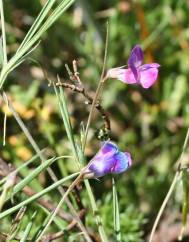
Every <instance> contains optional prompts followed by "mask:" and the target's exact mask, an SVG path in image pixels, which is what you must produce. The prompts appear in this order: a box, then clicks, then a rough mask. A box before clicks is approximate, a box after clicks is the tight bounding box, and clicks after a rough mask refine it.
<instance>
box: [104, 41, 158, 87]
mask: <svg viewBox="0 0 189 242" xmlns="http://www.w3.org/2000/svg"><path fill="white" fill-rule="evenodd" d="M143 59H144V56H143V52H142V49H141V47H140V46H139V45H136V46H135V47H134V48H133V49H132V51H131V54H130V57H129V59H128V63H127V64H128V69H124V68H122V67H118V68H112V69H110V70H109V71H108V72H107V76H108V77H109V78H116V79H118V80H120V81H122V82H124V83H127V84H138V85H141V86H142V87H143V88H149V87H151V86H152V85H154V83H155V82H156V80H157V77H158V68H159V67H160V65H159V64H158V63H150V64H144V65H142V62H143Z"/></svg>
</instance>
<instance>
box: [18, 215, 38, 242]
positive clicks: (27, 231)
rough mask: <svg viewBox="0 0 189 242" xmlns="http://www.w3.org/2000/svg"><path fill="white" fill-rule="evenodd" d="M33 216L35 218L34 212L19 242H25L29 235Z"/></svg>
mask: <svg viewBox="0 0 189 242" xmlns="http://www.w3.org/2000/svg"><path fill="white" fill-rule="evenodd" d="M35 216H36V212H34V214H33V215H32V217H31V220H30V222H29V224H28V225H27V227H26V229H25V232H24V234H23V236H22V238H21V240H20V242H26V241H27V239H28V236H29V233H30V231H31V228H32V225H33V223H34V219H35Z"/></svg>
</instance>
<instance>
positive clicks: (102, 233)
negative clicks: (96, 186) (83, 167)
mask: <svg viewBox="0 0 189 242" xmlns="http://www.w3.org/2000/svg"><path fill="white" fill-rule="evenodd" d="M84 182H85V186H86V188H87V192H88V195H89V198H90V203H91V206H92V210H93V214H94V218H95V221H96V224H97V226H98V232H99V234H100V237H101V239H102V241H103V242H107V241H108V238H107V236H106V233H105V230H104V227H103V224H102V219H101V217H100V215H99V210H98V207H97V205H96V201H95V198H94V195H93V192H92V189H91V186H90V184H89V181H88V180H85V181H84Z"/></svg>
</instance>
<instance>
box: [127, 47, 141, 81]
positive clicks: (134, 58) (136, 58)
mask: <svg viewBox="0 0 189 242" xmlns="http://www.w3.org/2000/svg"><path fill="white" fill-rule="evenodd" d="M143 59H144V56H143V52H142V49H141V47H140V46H139V45H136V46H135V47H134V48H133V49H132V51H131V55H130V57H129V59H128V67H129V68H130V69H131V70H132V72H133V74H134V77H135V79H136V80H138V75H139V74H138V71H137V67H139V66H140V65H142V62H143Z"/></svg>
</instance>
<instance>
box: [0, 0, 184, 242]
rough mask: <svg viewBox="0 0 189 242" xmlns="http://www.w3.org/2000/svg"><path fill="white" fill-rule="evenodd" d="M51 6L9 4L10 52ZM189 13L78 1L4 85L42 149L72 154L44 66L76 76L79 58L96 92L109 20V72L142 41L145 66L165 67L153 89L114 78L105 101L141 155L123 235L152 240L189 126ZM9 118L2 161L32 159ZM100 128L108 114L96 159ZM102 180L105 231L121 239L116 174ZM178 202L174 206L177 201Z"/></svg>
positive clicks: (167, 4) (122, 141) (76, 110)
mask: <svg viewBox="0 0 189 242" xmlns="http://www.w3.org/2000/svg"><path fill="white" fill-rule="evenodd" d="M28 3H29V4H28ZM43 3H44V1H42V0H41V1H39V0H35V1H18V0H17V1H10V0H7V1H6V3H5V10H6V11H5V12H6V16H5V17H6V20H7V26H6V27H7V40H8V55H9V57H10V56H11V55H12V54H13V53H14V52H15V51H16V49H17V47H18V46H19V43H20V42H21V40H22V39H23V36H24V35H25V33H26V32H27V30H28V29H29V26H30V25H31V23H32V22H33V20H34V18H35V17H36V16H37V13H38V12H39V10H40V8H41V4H43ZM188 11H189V1H176V0H175V1H173V0H161V1H147V0H143V1H126V0H125V1H124V0H122V1H118V0H111V1H91V2H90V3H89V2H88V1H86V0H78V1H76V3H75V5H74V6H73V7H72V8H71V9H69V11H67V12H66V13H65V14H64V16H63V18H62V19H61V18H60V19H59V21H58V22H57V23H56V24H55V25H54V26H53V27H52V28H51V29H50V30H49V31H48V33H47V34H45V36H44V38H43V39H42V41H41V43H40V45H39V46H38V48H37V49H36V50H35V52H34V53H32V55H31V56H32V58H33V59H34V60H36V61H37V62H38V63H39V65H37V64H36V63H34V62H33V61H31V60H30V59H28V61H27V62H25V63H23V64H22V65H21V66H20V67H19V68H17V69H16V70H15V71H14V72H13V73H12V74H11V75H10V76H9V77H8V81H7V82H6V85H5V86H4V90H5V91H7V92H8V93H9V95H10V96H11V99H12V101H13V105H14V107H15V109H16V111H17V112H18V113H19V114H20V116H21V117H22V118H23V119H24V121H25V123H26V124H27V126H28V128H29V130H30V131H31V132H32V134H33V136H34V138H35V139H36V140H37V142H38V145H39V146H40V147H41V148H44V147H49V149H50V152H51V153H52V154H58V155H63V154H66V155H67V154H69V152H70V151H69V144H68V141H67V139H66V138H65V130H64V127H63V126H62V124H61V122H60V114H59V112H58V104H57V101H56V98H55V95H54V92H53V90H52V88H51V87H48V81H47V80H46V78H45V76H44V73H43V71H42V69H41V67H40V65H41V66H42V67H43V69H44V70H45V72H46V73H47V75H48V77H50V78H52V79H54V80H55V78H56V75H57V73H58V74H59V75H60V77H61V78H64V79H68V75H67V73H66V70H65V68H64V64H65V63H68V64H71V62H72V60H73V59H77V61H78V66H79V72H80V77H81V80H82V82H83V84H84V85H85V86H86V88H88V90H89V91H90V92H91V93H92V92H94V90H95V87H96V85H97V82H98V80H99V77H100V72H101V69H102V60H103V51H104V38H105V37H104V36H105V31H106V30H105V23H106V21H107V20H108V21H109V26H110V36H109V49H108V64H107V65H108V67H109V68H110V67H114V66H122V65H126V64H127V58H128V55H129V53H130V50H131V48H132V47H133V46H134V45H135V44H136V43H139V44H141V45H142V46H143V47H144V50H145V62H153V61H154V62H157V63H160V65H161V68H160V75H159V80H158V82H157V84H156V85H155V86H154V87H153V88H151V89H150V90H142V89H141V88H140V87H137V86H129V85H128V86H126V85H124V84H122V83H120V82H119V81H116V80H109V81H108V83H106V85H105V88H104V91H103V94H102V105H103V106H104V107H105V108H106V110H107V111H108V113H109V115H110V119H111V123H112V140H113V141H115V142H117V143H118V145H119V147H120V148H121V149H122V150H129V151H130V152H131V153H132V156H133V160H134V161H133V167H132V168H131V170H129V171H128V172H127V173H124V174H122V175H121V176H118V177H117V178H116V180H117V190H118V195H119V203H120V208H121V229H122V237H123V241H129V242H132V241H133V242H134V241H137V242H139V241H142V240H143V239H144V240H145V238H146V236H147V234H148V232H149V230H150V228H151V225H152V221H153V219H154V216H155V215H156V213H157V211H158V209H159V207H160V204H161V202H162V200H163V198H164V196H165V194H166V192H167V189H168V187H169V184H170V181H171V179H172V177H173V173H174V163H175V161H176V159H177V158H178V155H179V154H180V152H181V148H182V143H183V140H184V136H185V133H186V129H187V127H188V125H189V99H188V90H189V80H188V76H189V58H188V56H189V29H188V22H189V15H188ZM66 93H67V97H68V102H69V111H70V114H71V121H72V123H73V126H74V127H75V132H76V133H77V134H79V127H80V123H81V121H84V122H85V123H86V119H87V115H88V110H89V107H88V106H86V105H85V104H84V100H83V99H82V98H81V97H80V95H79V94H76V93H73V92H71V91H66ZM0 105H1V111H0V112H1V113H0V115H1V120H3V114H4V113H5V112H7V110H6V106H5V105H4V104H3V102H2V100H0ZM7 114H8V121H7V136H6V141H7V145H6V146H5V147H2V140H1V157H2V158H4V159H5V160H7V161H8V162H11V163H12V164H17V163H18V162H21V161H25V160H27V159H29V158H30V157H31V156H32V154H33V153H34V152H33V150H32V149H31V147H30V146H29V144H28V142H27V141H26V138H25V137H24V135H23V134H22V133H21V131H20V129H19V127H18V126H17V124H16V123H15V120H14V118H13V117H12V116H11V115H10V114H9V113H7ZM101 125H102V120H101V118H100V117H99V115H98V116H97V115H96V116H95V118H94V120H93V123H92V128H91V129H90V134H89V136H90V138H91V139H90V143H88V146H87V154H88V156H89V158H90V157H91V156H92V155H93V154H95V153H96V151H97V150H98V147H99V141H98V140H97V139H96V137H95V136H94V133H95V131H96V129H98V128H100V127H101ZM1 126H2V125H1ZM1 133H2V131H1ZM0 139H2V135H1V137H0ZM62 162H63V161H62ZM61 167H62V164H61V163H59V166H58V167H56V169H57V173H58V174H59V171H58V168H59V169H60V170H61ZM63 169H64V172H66V173H67V172H68V171H70V170H71V171H73V169H74V168H73V167H72V164H70V163H69V162H67V161H66V162H65V165H64V167H63ZM45 179H46V178H45ZM102 180H103V182H101V183H100V186H99V184H98V182H97V181H93V182H92V184H93V186H94V190H95V193H96V196H97V198H98V203H99V208H100V213H101V215H102V217H103V221H104V223H105V225H106V226H105V228H107V232H108V233H109V235H110V236H112V229H113V219H112V207H111V206H112V205H111V189H110V185H109V183H110V179H109V177H106V178H104V179H102ZM84 202H85V198H84ZM170 206H172V209H174V205H173V204H170ZM37 217H40V215H38V216H37ZM42 217H43V215H41V218H39V222H40V221H41V220H42ZM92 220H93V218H92V215H90V213H89V216H87V222H88V223H89V224H91V223H92V224H94V222H93V221H92ZM144 222H145V226H143V225H144ZM6 224H7V223H6ZM6 227H7V226H6Z"/></svg>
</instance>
